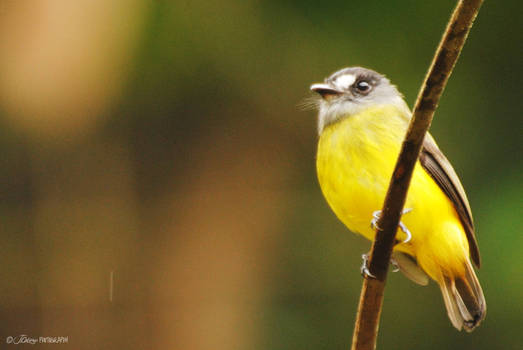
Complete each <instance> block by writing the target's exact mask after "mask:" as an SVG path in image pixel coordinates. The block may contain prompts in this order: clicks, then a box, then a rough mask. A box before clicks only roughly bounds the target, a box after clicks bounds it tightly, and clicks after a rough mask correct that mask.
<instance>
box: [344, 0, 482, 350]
mask: <svg viewBox="0 0 523 350" xmlns="http://www.w3.org/2000/svg"><path fill="white" fill-rule="evenodd" d="M482 2H483V0H461V1H459V3H458V5H457V7H456V9H455V10H454V13H453V14H452V17H451V18H450V20H449V22H448V24H447V29H446V30H445V34H444V35H443V38H442V39H441V42H440V44H439V46H438V49H437V50H436V54H435V56H434V59H433V61H432V64H431V66H430V69H429V71H428V73H427V75H426V77H425V81H424V83H423V86H422V89H421V91H420V93H419V95H418V98H417V100H416V104H415V107H414V111H413V117H412V119H411V121H410V125H409V128H408V131H407V134H406V136H405V140H404V141H403V144H402V146H401V151H400V154H399V157H398V161H397V163H396V167H395V169H394V172H393V174H392V178H391V180H390V185H389V189H388V191H387V195H386V197H385V203H384V204H383V209H382V214H381V218H380V220H379V222H378V225H377V226H378V227H379V228H380V229H378V230H377V231H376V237H375V239H374V242H373V244H372V248H371V251H370V260H369V270H370V272H371V273H372V274H373V275H374V276H376V278H375V279H374V278H368V277H367V278H365V279H364V280H363V287H362V289H361V296H360V303H359V306H358V314H357V317H356V325H355V328H354V335H353V338H352V350H374V349H375V347H376V337H377V335H378V323H379V318H380V314H381V307H382V304H383V291H384V288H385V281H386V278H387V270H388V267H389V262H390V257H391V254H392V248H393V245H394V239H395V236H396V231H397V228H398V224H399V221H400V217H401V212H402V210H403V206H404V204H405V198H406V196H407V191H408V188H409V184H410V179H411V177H412V173H413V170H414V166H415V164H416V161H417V160H418V157H419V154H420V151H421V147H422V144H423V139H424V137H425V134H426V133H427V130H428V129H429V127H430V124H431V122H432V117H433V115H434V111H435V110H436V107H437V105H438V101H439V98H440V97H441V93H442V92H443V89H444V88H445V85H446V83H447V80H448V78H449V76H450V74H451V72H452V69H453V68H454V65H455V63H456V61H457V59H458V57H459V54H460V52H461V49H462V48H463V45H464V44H465V40H466V39H467V35H468V33H469V31H470V28H471V27H472V23H473V21H474V19H475V18H476V15H477V14H478V11H479V8H480V6H481V3H482Z"/></svg>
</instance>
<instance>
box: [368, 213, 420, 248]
mask: <svg viewBox="0 0 523 350" xmlns="http://www.w3.org/2000/svg"><path fill="white" fill-rule="evenodd" d="M411 211H412V208H407V209H404V210H403V212H402V213H401V215H404V214H407V213H410V212H411ZM380 215H381V210H376V211H374V212H373V213H372V220H371V221H370V227H371V228H372V229H373V230H376V229H378V230H381V229H380V228H379V226H378V221H379V219H380ZM398 226H399V228H400V229H401V230H402V231H403V232H404V233H405V234H406V235H407V238H405V240H403V242H401V243H408V242H410V240H411V239H412V234H411V233H410V231H409V229H408V228H407V226H405V224H404V223H403V222H401V221H400V222H399V224H398Z"/></svg>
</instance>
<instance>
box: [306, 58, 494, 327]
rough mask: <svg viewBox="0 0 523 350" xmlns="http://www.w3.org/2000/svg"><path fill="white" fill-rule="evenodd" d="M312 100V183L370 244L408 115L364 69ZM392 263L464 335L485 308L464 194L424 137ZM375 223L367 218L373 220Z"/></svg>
mask: <svg viewBox="0 0 523 350" xmlns="http://www.w3.org/2000/svg"><path fill="white" fill-rule="evenodd" d="M311 90H312V91H314V92H316V93H318V94H319V96H320V98H318V100H317V107H318V110H319V116H318V132H319V135H320V136H319V142H318V152H317V159H316V166H317V172H318V180H319V183H320V186H321V189H322V192H323V195H324V196H325V198H326V200H327V202H328V203H329V205H330V207H331V208H332V210H333V211H334V213H335V214H336V216H337V217H338V218H339V219H340V220H341V221H342V222H343V223H344V224H345V225H346V226H347V227H348V228H349V229H350V230H351V231H353V232H357V233H359V234H361V235H363V236H364V237H366V238H367V239H370V240H372V239H374V234H375V231H374V229H373V228H372V227H371V226H372V225H371V224H370V223H371V222H373V223H375V222H376V219H377V218H378V217H379V211H378V209H380V208H381V207H382V205H383V201H384V199H385V194H386V191H387V188H388V185H389V181H390V177H391V175H392V171H393V169H394V165H395V163H396V160H397V157H398V154H399V151H400V147H401V142H402V141H403V138H404V136H405V133H406V130H407V127H408V123H409V121H410V118H411V112H410V110H409V108H408V106H407V104H406V103H405V101H404V100H403V96H402V95H401V94H400V93H399V92H398V90H397V89H396V87H395V86H394V85H392V84H391V83H390V81H389V80H388V79H387V78H385V77H384V76H383V75H381V74H379V73H377V72H374V71H372V70H369V69H365V68H361V67H352V68H345V69H342V70H340V71H338V72H336V73H334V74H333V75H331V76H330V77H328V78H327V79H325V82H324V83H321V84H314V85H312V86H311ZM405 208H406V209H405V211H404V212H403V217H402V222H401V224H400V230H399V232H398V235H397V239H398V240H399V241H398V243H397V244H396V245H395V247H394V251H393V255H392V257H393V263H394V264H395V265H397V266H398V267H399V269H400V270H401V271H402V272H403V273H404V274H405V275H406V276H407V277H408V278H410V279H411V280H413V281H414V282H416V283H418V284H421V285H426V284H428V280H429V279H428V277H427V275H428V276H430V278H432V279H433V280H435V281H436V282H437V283H438V284H439V286H440V288H441V292H442V294H443V300H444V302H445V306H446V308H447V313H448V316H449V318H450V321H451V322H452V324H453V325H454V327H456V328H457V329H458V330H461V329H462V328H464V329H465V330H466V331H468V332H470V331H472V330H473V329H474V328H475V327H477V326H478V325H479V323H480V322H481V321H482V320H483V319H484V318H485V313H486V303H485V298H484V296H483V291H482V289H481V286H480V284H479V281H478V279H477V277H476V275H475V273H474V269H473V267H472V265H471V260H472V261H473V262H474V264H475V265H476V266H477V267H479V266H480V257H479V250H478V244H477V242H476V239H475V236H474V225H473V221H472V213H471V210H470V206H469V203H468V200H467V196H466V195H465V191H464V189H463V186H462V185H461V183H460V181H459V179H458V176H457V175H456V173H455V171H454V169H453V168H452V166H451V165H450V163H449V161H448V160H447V158H446V157H445V156H444V155H443V153H442V152H441V151H440V150H439V148H438V146H437V145H436V143H435V141H434V139H433V138H432V136H431V135H430V134H427V136H426V137H425V141H424V143H423V149H422V153H421V156H420V159H419V160H418V162H417V164H416V167H415V169H414V173H413V177H412V181H411V185H410V188H409V191H408V195H407V199H406V203H405ZM373 217H374V218H373Z"/></svg>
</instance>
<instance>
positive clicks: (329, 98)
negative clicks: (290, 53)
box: [311, 67, 410, 133]
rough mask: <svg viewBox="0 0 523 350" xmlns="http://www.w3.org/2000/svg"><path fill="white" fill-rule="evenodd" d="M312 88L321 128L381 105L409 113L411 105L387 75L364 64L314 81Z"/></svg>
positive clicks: (319, 129) (320, 129) (320, 130)
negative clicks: (394, 107)
mask: <svg viewBox="0 0 523 350" xmlns="http://www.w3.org/2000/svg"><path fill="white" fill-rule="evenodd" d="M311 90H312V91H314V92H316V93H318V94H319V95H320V97H321V98H320V99H319V100H318V109H319V118H318V131H319V132H320V133H321V132H322V131H323V128H325V127H326V126H327V125H329V124H332V123H334V122H336V121H338V120H340V119H342V118H345V117H350V116H351V115H354V114H356V113H359V112H361V111H362V110H364V109H366V108H369V107H373V106H377V105H394V106H396V107H398V108H399V109H400V111H402V113H403V114H405V115H406V116H408V115H409V114H410V111H409V108H408V106H407V104H406V103H405V101H403V96H402V95H401V94H400V93H399V92H398V90H397V89H396V87H395V86H394V85H392V84H391V83H390V81H389V79H387V78H385V77H384V76H383V75H381V74H379V73H377V72H375V71H373V70H370V69H366V68H362V67H351V68H344V69H342V70H339V71H337V72H336V73H334V74H332V75H331V76H330V77H328V78H327V79H325V82H324V83H321V84H314V85H312V86H311Z"/></svg>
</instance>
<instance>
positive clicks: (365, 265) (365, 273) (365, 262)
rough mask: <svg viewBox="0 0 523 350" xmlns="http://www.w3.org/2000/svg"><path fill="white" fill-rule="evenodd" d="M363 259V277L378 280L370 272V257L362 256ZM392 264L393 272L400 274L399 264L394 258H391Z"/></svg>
mask: <svg viewBox="0 0 523 350" xmlns="http://www.w3.org/2000/svg"><path fill="white" fill-rule="evenodd" d="M361 259H362V260H363V262H362V264H361V268H360V271H361V275H362V276H363V277H365V276H366V277H370V278H376V276H374V275H373V274H372V273H371V272H370V270H369V255H368V254H362V255H361ZM390 264H391V265H392V272H398V271H399V270H400V266H399V264H398V263H397V262H396V260H394V259H393V258H390Z"/></svg>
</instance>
